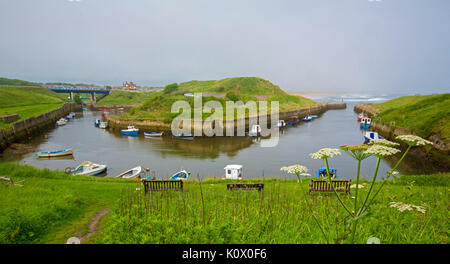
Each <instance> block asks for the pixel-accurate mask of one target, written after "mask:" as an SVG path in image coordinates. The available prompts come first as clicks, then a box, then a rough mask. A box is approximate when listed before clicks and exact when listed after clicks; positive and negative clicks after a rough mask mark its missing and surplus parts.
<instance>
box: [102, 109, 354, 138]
mask: <svg viewBox="0 0 450 264" xmlns="http://www.w3.org/2000/svg"><path fill="white" fill-rule="evenodd" d="M346 107H347V105H346V104H345V103H329V104H322V105H319V106H315V107H309V108H303V109H299V110H295V111H289V112H283V113H280V114H279V119H280V120H287V119H289V118H290V117H292V116H297V117H299V118H300V119H301V118H303V117H305V116H307V115H308V114H313V115H319V114H322V113H324V112H326V111H327V110H333V109H345V108H346ZM106 120H107V121H108V122H109V126H110V127H111V128H112V129H117V130H118V129H124V128H126V127H127V126H128V125H133V126H136V127H138V128H141V129H149V130H157V131H165V132H170V131H171V124H170V123H169V124H166V123H163V122H157V121H154V120H150V119H139V118H128V119H124V118H120V117H118V116H115V115H107V116H106ZM267 121H268V123H269V125H270V115H268V117H267ZM239 122H245V127H246V128H248V126H249V119H248V118H246V119H245V120H234V121H225V124H224V128H223V129H224V132H225V130H226V129H227V128H231V127H234V129H236V128H237V126H238V123H239ZM197 126H198V127H203V121H199V122H194V121H193V120H192V123H191V127H192V129H195V128H196V127H197Z"/></svg>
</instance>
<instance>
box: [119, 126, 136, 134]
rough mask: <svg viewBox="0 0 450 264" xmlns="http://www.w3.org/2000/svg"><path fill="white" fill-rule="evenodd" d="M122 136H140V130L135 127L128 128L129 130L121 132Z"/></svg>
mask: <svg viewBox="0 0 450 264" xmlns="http://www.w3.org/2000/svg"><path fill="white" fill-rule="evenodd" d="M120 134H122V135H124V136H137V135H138V134H139V129H137V128H135V127H134V126H128V128H127V129H123V130H120Z"/></svg>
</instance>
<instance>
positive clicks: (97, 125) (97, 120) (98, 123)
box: [94, 119, 100, 127]
mask: <svg viewBox="0 0 450 264" xmlns="http://www.w3.org/2000/svg"><path fill="white" fill-rule="evenodd" d="M94 126H95V127H99V126H100V119H95V122H94Z"/></svg>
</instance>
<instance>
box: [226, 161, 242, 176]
mask: <svg viewBox="0 0 450 264" xmlns="http://www.w3.org/2000/svg"><path fill="white" fill-rule="evenodd" d="M224 169H225V179H234V180H236V179H242V165H227V166H226V167H225V168H224Z"/></svg>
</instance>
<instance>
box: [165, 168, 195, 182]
mask: <svg viewBox="0 0 450 264" xmlns="http://www.w3.org/2000/svg"><path fill="white" fill-rule="evenodd" d="M189 175H191V173H190V172H187V171H186V170H181V171H179V172H177V173H175V174H174V175H172V177H170V179H171V180H187V178H189Z"/></svg>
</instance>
